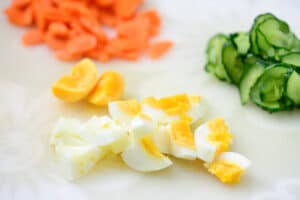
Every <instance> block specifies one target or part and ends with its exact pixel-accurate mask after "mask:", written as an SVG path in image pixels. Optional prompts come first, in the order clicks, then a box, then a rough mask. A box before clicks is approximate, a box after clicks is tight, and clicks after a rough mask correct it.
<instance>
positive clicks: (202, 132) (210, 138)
mask: <svg viewBox="0 0 300 200" xmlns="http://www.w3.org/2000/svg"><path fill="white" fill-rule="evenodd" d="M231 143H232V135H231V134H230V132H229V130H228V126H227V125H226V123H225V121H224V119H222V118H217V119H214V120H212V121H209V122H207V123H205V124H203V125H201V126H199V127H198V128H197V129H196V131H195V144H196V150H197V156H198V157H199V158H200V159H202V160H203V161H205V162H207V163H210V162H212V161H213V160H214V159H215V158H216V157H217V156H218V155H219V154H220V153H221V152H224V151H227V150H228V149H229V146H230V145H231Z"/></svg>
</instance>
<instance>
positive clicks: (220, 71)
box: [205, 34, 230, 81]
mask: <svg viewBox="0 0 300 200" xmlns="http://www.w3.org/2000/svg"><path fill="white" fill-rule="evenodd" d="M228 40H229V39H228V37H227V36H225V35H223V34H217V35H215V36H213V37H212V38H211V39H210V40H209V42H208V46H207V51H206V53H207V57H208V62H207V64H206V65H205V70H206V71H207V72H209V73H211V74H213V75H214V76H216V77H217V78H218V79H220V80H224V81H229V80H230V79H229V77H228V75H227V73H226V71H225V69H224V66H223V63H222V48H223V45H224V44H225V42H227V41H228Z"/></svg>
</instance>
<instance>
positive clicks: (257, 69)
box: [239, 62, 265, 104]
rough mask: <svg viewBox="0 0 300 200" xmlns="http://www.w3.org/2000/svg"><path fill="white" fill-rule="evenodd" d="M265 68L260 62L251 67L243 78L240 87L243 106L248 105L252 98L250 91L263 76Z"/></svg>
mask: <svg viewBox="0 0 300 200" xmlns="http://www.w3.org/2000/svg"><path fill="white" fill-rule="evenodd" d="M264 70H265V66H264V65H263V64H261V63H259V62H257V63H255V64H252V65H249V67H248V68H247V70H246V71H245V73H244V74H243V76H242V78H241V82H240V85H239V90H240V97H241V102H242V104H246V103H248V101H249V98H250V91H251V88H252V87H253V85H254V84H255V83H256V81H257V79H258V78H259V77H260V76H261V75H262V73H263V72H264Z"/></svg>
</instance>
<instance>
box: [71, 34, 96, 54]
mask: <svg viewBox="0 0 300 200" xmlns="http://www.w3.org/2000/svg"><path fill="white" fill-rule="evenodd" d="M96 47H97V38H96V37H95V36H94V35H91V34H80V35H78V36H77V37H73V38H72V39H71V40H69V41H68V43H67V46H66V48H67V51H68V52H69V53H70V54H81V53H85V52H88V51H90V50H92V49H94V48H96Z"/></svg>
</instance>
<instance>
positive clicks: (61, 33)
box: [48, 22, 69, 37]
mask: <svg viewBox="0 0 300 200" xmlns="http://www.w3.org/2000/svg"><path fill="white" fill-rule="evenodd" d="M48 33H50V34H52V35H54V36H57V37H68V35H69V29H68V27H67V25H66V24H64V23H62V22H52V23H51V24H50V25H49V27H48Z"/></svg>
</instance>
